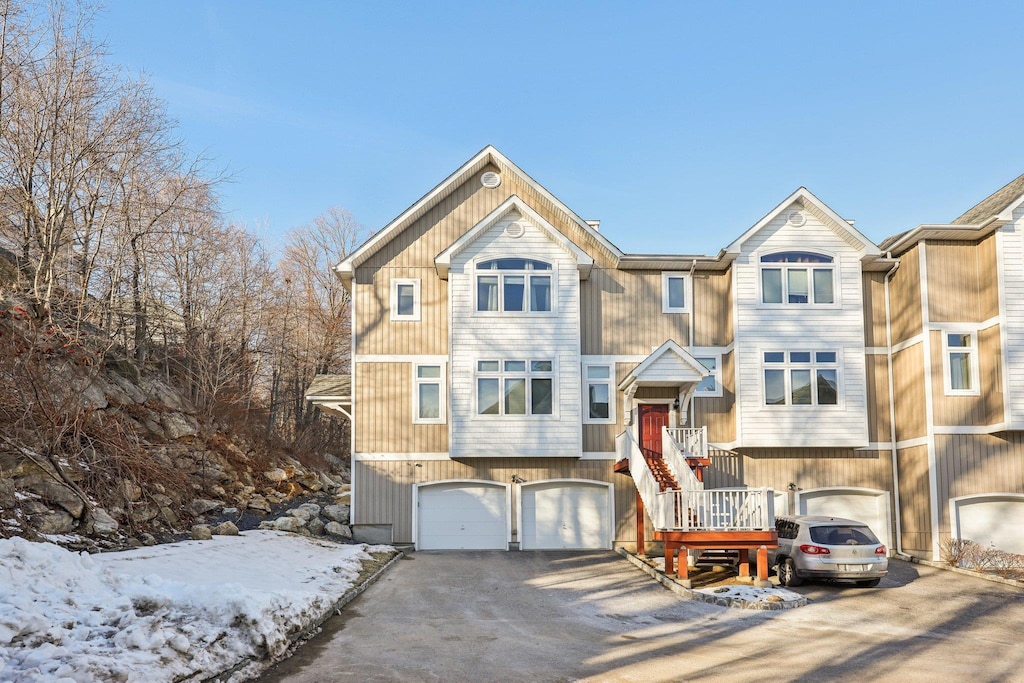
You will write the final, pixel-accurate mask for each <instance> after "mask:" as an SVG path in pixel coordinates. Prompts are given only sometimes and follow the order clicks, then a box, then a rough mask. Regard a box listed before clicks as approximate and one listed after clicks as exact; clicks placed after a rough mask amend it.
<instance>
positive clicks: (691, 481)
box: [661, 427, 704, 491]
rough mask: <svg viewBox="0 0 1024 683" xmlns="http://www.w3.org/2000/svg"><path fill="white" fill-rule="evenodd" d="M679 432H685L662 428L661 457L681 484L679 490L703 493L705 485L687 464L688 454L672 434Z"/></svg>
mask: <svg viewBox="0 0 1024 683" xmlns="http://www.w3.org/2000/svg"><path fill="white" fill-rule="evenodd" d="M679 431H683V430H680V429H669V428H668V427H662V431H661V457H662V459H664V461H665V464H666V465H668V469H669V471H670V472H671V473H672V476H673V477H675V478H676V481H677V482H678V483H679V488H681V489H683V490H684V491H703V490H704V483H703V482H701V481H699V480H698V479H697V475H696V474H694V473H693V468H691V467H690V465H689V463H687V462H686V454H685V453H684V452H683V451H681V450H680V448H679V442H678V441H676V440H675V438H674V436H673V434H672V433H673V432H679ZM691 431H695V430H691ZM691 457H693V456H691Z"/></svg>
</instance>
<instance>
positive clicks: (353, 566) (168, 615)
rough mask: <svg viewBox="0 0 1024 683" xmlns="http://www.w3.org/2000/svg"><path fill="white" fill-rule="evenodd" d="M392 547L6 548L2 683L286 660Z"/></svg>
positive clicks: (174, 676) (0, 550)
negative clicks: (298, 636) (294, 642)
mask: <svg viewBox="0 0 1024 683" xmlns="http://www.w3.org/2000/svg"><path fill="white" fill-rule="evenodd" d="M391 550H393V549H392V548H390V547H388V546H366V545H341V544H337V543H332V542H330V541H325V540H319V539H312V538H307V537H303V536H296V535H293V534H287V533H283V532H278V531H249V532H245V533H244V534H243V535H241V536H215V537H214V539H213V540H212V541H185V542H182V543H173V544H168V545H160V546H153V547H149V548H140V549H136V550H130V551H126V552H121V553H108V554H102V555H87V554H85V553H81V554H79V553H73V552H69V551H67V550H64V549H63V548H60V547H58V546H56V545H51V544H48V543H30V542H28V541H25V540H23V539H20V538H12V539H4V540H0V681H18V682H21V681H32V682H36V681H39V682H41V681H47V682H50V681H78V682H84V681H140V682H145V683H150V682H156V681H172V680H178V679H181V678H183V677H187V676H192V675H197V674H198V675H197V676H196V677H197V680H201V679H202V678H203V677H204V674H206V675H210V674H215V673H218V672H221V671H223V670H225V669H227V668H230V667H232V666H233V665H235V664H238V663H240V662H243V661H245V660H246V659H247V658H250V657H256V658H260V659H264V660H266V659H267V658H276V657H278V656H280V655H281V654H283V653H284V652H285V650H286V649H287V648H288V645H289V644H290V640H289V638H288V635H289V634H294V633H296V632H298V631H300V630H302V629H304V628H305V627H307V626H309V625H311V624H313V623H314V622H315V621H316V620H317V619H318V618H320V617H322V616H323V615H324V614H325V613H326V612H327V611H328V610H330V609H331V607H332V605H333V604H334V603H335V602H336V601H337V600H338V599H339V598H340V597H342V596H343V595H344V594H345V592H346V591H348V590H349V589H350V588H351V587H352V585H353V583H354V582H355V580H356V578H357V577H358V575H359V572H360V570H361V568H362V563H363V562H365V561H370V560H372V559H373V558H372V557H371V556H370V555H369V553H370V552H378V551H391ZM260 668H262V665H260V664H256V665H250V666H249V667H248V669H247V670H245V671H243V672H241V673H240V674H239V677H241V676H244V675H247V674H255V673H257V672H258V671H259V670H260Z"/></svg>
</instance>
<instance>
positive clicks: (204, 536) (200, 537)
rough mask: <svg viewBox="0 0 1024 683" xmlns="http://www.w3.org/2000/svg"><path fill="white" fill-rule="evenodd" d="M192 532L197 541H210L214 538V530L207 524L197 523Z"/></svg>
mask: <svg viewBox="0 0 1024 683" xmlns="http://www.w3.org/2000/svg"><path fill="white" fill-rule="evenodd" d="M191 533H192V539H193V540H195V541H209V540H210V539H211V538H213V530H212V529H210V527H209V526H208V525H206V524H196V525H195V526H194V527H192V531H191Z"/></svg>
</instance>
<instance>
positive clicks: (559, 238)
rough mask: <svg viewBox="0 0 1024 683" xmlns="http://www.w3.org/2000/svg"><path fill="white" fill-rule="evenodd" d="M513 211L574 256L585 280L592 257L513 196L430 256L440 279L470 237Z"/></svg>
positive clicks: (591, 264) (468, 243)
mask: <svg viewBox="0 0 1024 683" xmlns="http://www.w3.org/2000/svg"><path fill="white" fill-rule="evenodd" d="M513 211H516V212H518V213H519V215H520V216H522V217H523V218H526V219H528V220H529V221H530V222H531V223H533V224H534V225H535V226H537V227H538V228H540V229H541V231H542V232H544V233H546V234H547V236H548V237H549V238H550V239H551V241H552V242H554V243H555V244H557V245H558V246H559V247H561V248H562V249H563V250H564V251H565V252H566V253H568V254H569V255H570V256H572V257H573V258H575V259H576V267H577V268H578V269H579V271H580V279H581V280H586V279H587V278H588V277H590V271H591V269H592V268H593V267H594V259H593V258H591V257H590V255H588V254H587V253H586V252H584V251H583V250H582V249H580V248H579V247H578V246H576V245H575V244H574V243H573V241H572V240H570V239H569V238H568V237H566V236H565V235H563V234H562V233H561V232H559V231H558V230H557V229H555V226H553V225H551V223H549V222H547V221H546V220H544V217H543V216H541V215H540V214H539V213H537V212H536V211H534V210H533V208H531V207H530V205H529V204H527V203H526V202H524V201H523V200H522V199H521V198H519V197H517V196H516V195H512V196H511V197H509V198H508V199H506V200H505V201H503V202H502V203H501V204H500V205H499V206H498V208H496V209H495V210H494V211H492V212H490V213H489V214H487V217H485V218H484V219H483V220H482V221H480V222H479V223H477V224H476V225H474V226H473V227H472V228H471V229H470V230H469V231H468V232H467V233H466V234H464V235H463V236H462V237H460V238H459V239H457V240H455V241H454V242H453V243H452V244H451V245H450V246H449V247H448V248H447V249H445V250H444V251H442V252H441V253H440V254H438V255H437V256H436V257H435V258H434V267H435V268H436V269H437V274H438V276H439V277H440V278H441V279H442V280H447V279H448V269H449V268H451V265H452V258H453V257H455V256H457V255H458V254H459V253H460V252H462V250H463V249H465V248H466V247H468V246H469V245H470V244H472V243H473V241H474V240H476V239H477V238H478V237H480V235H482V234H483V233H485V232H487V230H489V229H490V228H491V227H493V226H494V224H495V223H497V222H498V221H500V220H501V219H502V218H504V217H505V216H507V215H508V214H509V213H511V212H513Z"/></svg>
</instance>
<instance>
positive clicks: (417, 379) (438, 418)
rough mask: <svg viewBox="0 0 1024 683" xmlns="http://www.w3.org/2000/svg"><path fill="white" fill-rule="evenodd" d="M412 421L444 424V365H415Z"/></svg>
mask: <svg viewBox="0 0 1024 683" xmlns="http://www.w3.org/2000/svg"><path fill="white" fill-rule="evenodd" d="M412 401H413V406H412V421H413V422H414V423H416V424H444V404H445V396H444V366H443V365H413V392H412Z"/></svg>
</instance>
